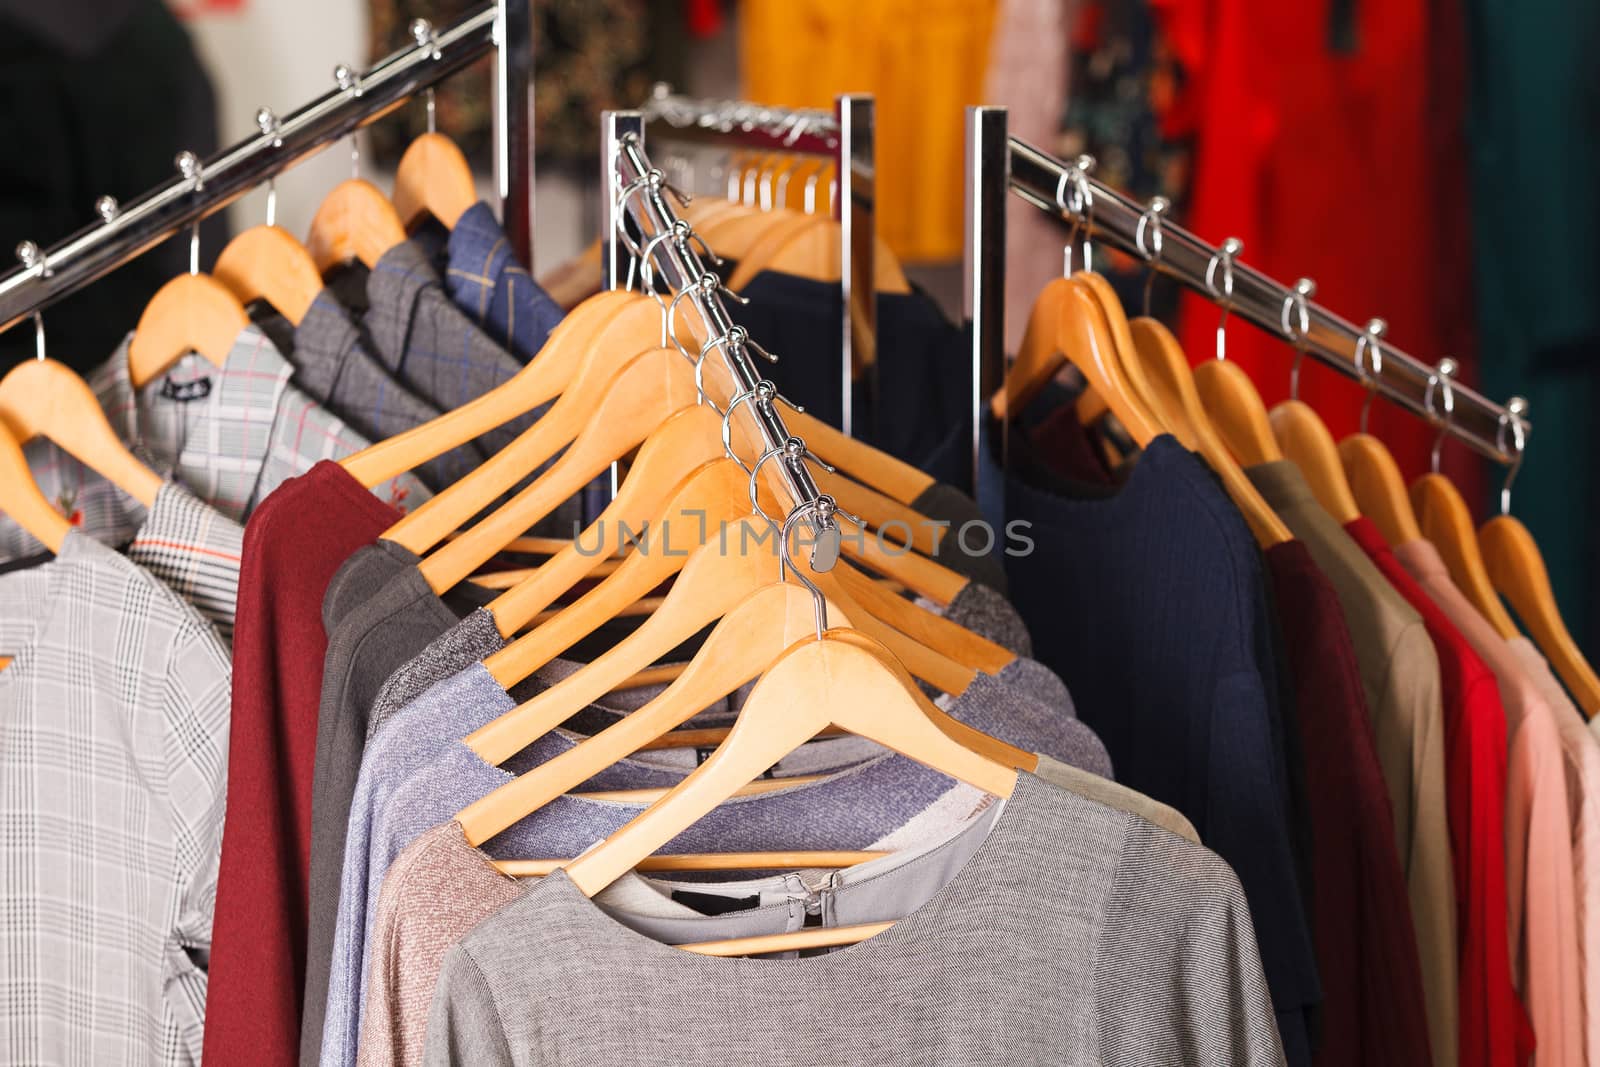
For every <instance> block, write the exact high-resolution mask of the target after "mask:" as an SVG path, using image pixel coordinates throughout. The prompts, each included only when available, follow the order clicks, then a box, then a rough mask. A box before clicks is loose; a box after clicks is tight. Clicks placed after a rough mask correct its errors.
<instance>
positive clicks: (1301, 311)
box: [1278, 278, 1317, 400]
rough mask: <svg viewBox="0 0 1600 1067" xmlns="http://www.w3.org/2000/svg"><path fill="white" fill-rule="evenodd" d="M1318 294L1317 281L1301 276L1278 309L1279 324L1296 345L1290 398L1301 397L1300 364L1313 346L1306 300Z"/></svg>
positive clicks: (1290, 373) (1291, 342)
mask: <svg viewBox="0 0 1600 1067" xmlns="http://www.w3.org/2000/svg"><path fill="white" fill-rule="evenodd" d="M1316 295H1317V283H1316V282H1314V281H1312V280H1311V279H1310V278H1301V279H1300V280H1299V281H1297V282H1295V283H1294V291H1293V292H1291V293H1290V294H1289V295H1288V296H1286V297H1284V298H1283V307H1281V308H1280V309H1278V324H1279V325H1281V326H1282V327H1283V332H1284V334H1285V335H1286V336H1287V337H1288V338H1289V343H1290V344H1292V345H1294V363H1293V364H1292V365H1290V367H1289V399H1290V400H1299V399H1300V364H1301V362H1302V361H1304V359H1305V357H1306V352H1307V351H1308V350H1309V349H1310V347H1311V340H1310V338H1311V309H1310V308H1309V307H1307V306H1306V302H1307V301H1308V300H1310V299H1311V298H1312V297H1314V296H1316Z"/></svg>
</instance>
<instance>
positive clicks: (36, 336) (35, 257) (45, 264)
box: [17, 197, 115, 360]
mask: <svg viewBox="0 0 1600 1067" xmlns="http://www.w3.org/2000/svg"><path fill="white" fill-rule="evenodd" d="M101 199H103V200H109V199H110V197H102V198H101ZM114 202H115V201H113V203H114ZM17 259H18V260H19V261H20V262H21V263H22V265H23V267H25V268H27V269H28V270H32V269H33V268H35V267H38V268H39V277H40V278H41V279H44V278H48V277H50V263H49V260H48V259H46V258H45V253H44V249H42V248H40V247H39V246H38V245H36V244H34V243H33V242H32V241H23V242H21V243H19V244H18V245H17ZM33 358H35V359H39V360H42V359H44V316H43V315H42V314H41V313H40V312H39V311H38V309H35V310H34V312H33Z"/></svg>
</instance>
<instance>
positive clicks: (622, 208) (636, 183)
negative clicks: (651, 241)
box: [613, 174, 649, 292]
mask: <svg viewBox="0 0 1600 1067" xmlns="http://www.w3.org/2000/svg"><path fill="white" fill-rule="evenodd" d="M648 184H649V178H648V176H647V175H642V174H641V175H640V176H639V177H637V178H635V179H634V180H633V181H631V182H629V183H628V184H627V185H626V186H624V187H623V188H622V190H621V191H620V192H618V193H617V210H616V213H615V218H614V219H613V224H614V226H615V228H616V231H617V237H618V239H619V240H621V241H622V244H623V247H624V248H626V249H627V250H628V275H627V277H626V278H625V279H624V281H623V285H622V287H623V288H624V289H626V290H628V291H629V292H632V291H633V279H634V272H635V271H637V270H639V263H640V260H641V259H642V257H643V252H642V250H641V249H640V248H639V245H638V243H637V242H636V241H634V239H633V235H632V234H630V233H628V199H629V198H630V197H632V196H633V195H634V194H635V193H637V192H639V191H640V190H641V189H643V188H645V186H646V185H648Z"/></svg>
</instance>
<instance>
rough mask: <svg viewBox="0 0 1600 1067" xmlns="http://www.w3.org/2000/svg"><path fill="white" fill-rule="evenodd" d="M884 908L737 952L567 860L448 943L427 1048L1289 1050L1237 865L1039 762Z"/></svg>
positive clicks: (963, 1055)
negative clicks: (805, 946)
mask: <svg viewBox="0 0 1600 1067" xmlns="http://www.w3.org/2000/svg"><path fill="white" fill-rule="evenodd" d="M890 896H892V895H890ZM908 903H910V904H911V905H913V906H915V905H916V904H917V902H916V901H915V900H913V901H910V902H908ZM881 906H882V907H884V908H890V907H892V906H893V901H892V900H885V901H883V902H882V905H881ZM877 917H878V918H880V919H895V920H898V921H897V922H896V923H895V925H894V926H892V927H890V928H889V929H888V930H887V931H885V932H884V933H881V934H879V935H877V936H876V937H874V938H871V939H870V940H868V941H866V942H863V943H862V944H859V945H854V946H851V947H849V948H845V949H841V950H835V951H832V952H827V953H823V954H820V955H813V956H807V957H802V958H799V959H786V960H752V959H738V958H735V959H720V958H716V957H708V956H701V955H697V954H694V953H689V952H683V951H681V950H678V949H675V948H672V947H670V946H668V945H666V944H663V943H662V942H660V941H656V940H654V939H653V938H650V937H648V936H644V935H643V934H641V933H638V932H636V930H634V929H629V928H628V927H626V926H624V925H623V924H622V922H620V921H619V918H618V917H614V916H613V915H611V914H608V913H607V912H606V911H605V910H604V909H603V907H602V906H601V905H599V904H597V903H596V902H595V901H591V900H589V899H588V898H586V897H584V895H583V894H582V893H581V892H579V891H578V889H577V887H576V886H574V885H573V884H572V882H571V880H570V879H568V878H567V877H566V875H565V873H564V872H561V871H557V872H556V873H554V874H552V875H549V876H548V877H546V878H545V879H543V880H542V881H541V882H540V883H539V884H538V885H536V886H534V887H532V888H531V889H529V890H528V891H527V892H526V893H525V894H523V895H522V896H521V897H520V898H518V899H516V900H514V901H512V902H511V903H510V904H508V905H506V906H505V907H504V908H502V909H500V911H498V912H496V913H495V914H494V915H493V916H492V917H490V918H489V919H487V920H485V921H484V922H482V923H480V924H479V925H478V926H477V927H476V928H475V929H474V930H473V931H472V932H471V933H469V934H468V935H467V936H466V937H465V938H463V939H462V940H461V941H460V942H459V943H458V944H457V945H456V946H455V947H454V948H452V949H451V950H450V951H449V953H447V954H446V956H445V960H444V965H443V969H442V972H441V974H440V977H439V982H438V986H437V989H436V991H435V994H434V1000H433V1005H432V1008H431V1010H430V1012H429V1016H428V1027H427V1041H426V1046H425V1051H424V1062H425V1063H429V1064H441V1065H443V1064H460V1063H471V1064H507V1065H531V1064H541V1065H549V1064H567V1063H570V1064H593V1063H606V1064H612V1063H616V1064H621V1063H716V1064H750V1065H756V1064H761V1065H774V1064H779V1065H781V1064H808V1065H809V1064H816V1063H872V1064H891V1065H893V1064H907V1065H910V1064H917V1065H923V1064H977V1063H985V1064H989V1063H1006V1064H1042V1063H1062V1064H1108V1065H1118V1067H1120V1065H1123V1064H1127V1065H1130V1067H1131V1065H1136V1064H1137V1065H1140V1067H1143V1065H1147V1064H1152V1063H1162V1064H1183V1065H1186V1067H1187V1065H1197V1067H1198V1065H1214V1067H1224V1065H1226V1067H1235V1065H1240V1064H1281V1063H1282V1062H1283V1050H1282V1048H1281V1047H1280V1045H1279V1042H1278V1034H1277V1030H1276V1027H1275V1024H1274V1019H1273V1014H1272V1001H1271V997H1270V995H1269V994H1268V992H1267V985H1266V979H1265V977H1264V976H1263V974H1262V970H1261V959H1260V955H1259V953H1258V951H1257V948H1256V944H1255V934H1254V931H1253V929H1252V927H1251V925H1250V912H1249V909H1248V907H1247V906H1246V904H1245V900H1244V892H1243V890H1241V889H1240V887H1239V882H1238V879H1237V878H1236V877H1235V876H1234V874H1233V872H1232V871H1231V870H1230V869H1229V868H1228V866H1227V865H1226V864H1225V863H1223V862H1222V860H1221V859H1219V858H1218V857H1217V856H1216V855H1215V854H1213V853H1211V852H1209V851H1207V850H1206V849H1204V848H1201V847H1200V846H1198V845H1194V844H1192V843H1190V842H1187V841H1184V840H1182V839H1181V838H1179V837H1176V836H1174V835H1172V834H1169V833H1166V832H1165V831H1163V830H1160V829H1158V828H1157V827H1155V826H1153V825H1151V824H1150V823H1148V822H1145V821H1144V820H1142V819H1139V818H1138V817H1137V816H1133V815H1129V814H1127V813H1124V812H1119V811H1115V810H1113V809H1111V808H1108V807H1105V806H1103V805H1100V804H1096V803H1095V802H1093V801H1090V800H1086V799H1084V798H1082V797H1078V796H1075V795H1074V794H1072V793H1069V792H1066V791H1064V790H1060V789H1056V788H1054V787H1052V786H1050V785H1048V784H1047V783H1045V782H1043V781H1041V780H1039V779H1038V778H1035V777H1033V776H1031V775H1028V774H1022V775H1020V776H1019V778H1018V782H1017V788H1016V791H1015V792H1014V793H1013V794H1012V796H1011V797H1010V798H1009V799H1008V800H1007V801H1006V802H1005V806H1004V808H1003V809H1002V810H1001V812H1000V814H999V816H998V818H997V819H996V820H995V822H994V825H993V828H992V829H991V830H990V831H989V834H988V837H987V838H986V839H985V840H984V841H983V843H982V844H981V845H979V846H978V848H977V849H976V851H975V852H974V853H973V854H972V855H971V856H970V858H968V859H967V861H966V862H965V864H963V865H961V867H960V868H959V870H957V871H956V872H955V873H954V874H953V876H951V877H949V878H948V880H947V881H945V882H944V884H943V885H941V886H940V887H939V888H937V889H936V890H935V891H934V892H933V893H932V895H931V896H929V897H927V899H925V900H923V901H921V902H920V906H915V910H913V911H911V912H910V913H909V914H904V915H902V914H896V913H894V912H893V911H889V912H887V913H884V914H879V915H878V916H877ZM851 919H852V921H855V922H860V921H864V919H865V916H860V915H857V916H852V917H851ZM739 921H740V920H739V919H738V917H737V915H735V917H733V918H732V919H730V920H729V924H730V925H736V924H738V923H739ZM696 925H697V926H706V925H709V926H712V927H715V926H717V925H719V923H718V921H717V920H709V921H708V922H707V923H705V924H701V923H698V922H697V924H696ZM552 990H559V995H554V996H553V995H551V994H552ZM619 990H621V991H625V995H623V996H620V997H619V993H618V991H619Z"/></svg>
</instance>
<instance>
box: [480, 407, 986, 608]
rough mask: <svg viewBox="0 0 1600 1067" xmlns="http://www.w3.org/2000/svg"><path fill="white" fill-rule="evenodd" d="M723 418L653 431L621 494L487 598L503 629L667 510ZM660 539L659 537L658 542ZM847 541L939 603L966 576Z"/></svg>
mask: <svg viewBox="0 0 1600 1067" xmlns="http://www.w3.org/2000/svg"><path fill="white" fill-rule="evenodd" d="M721 424H722V420H721V418H720V417H719V416H717V415H716V414H715V413H714V412H712V411H711V410H710V408H707V407H705V406H702V405H695V406H694V407H690V408H687V409H684V410H681V411H679V412H677V413H676V414H674V415H672V416H671V417H670V418H668V419H667V420H666V421H665V422H663V423H662V424H661V425H660V426H659V427H657V428H656V429H655V430H653V431H651V433H650V435H649V436H648V437H647V438H646V439H645V441H644V443H643V444H642V445H641V446H640V447H639V452H638V455H637V457H636V458H635V459H634V461H633V462H632V464H630V466H629V468H628V473H627V477H626V478H624V479H623V481H622V484H621V485H620V486H619V488H618V491H617V495H616V497H615V498H614V499H612V500H611V501H610V502H609V503H608V504H607V505H606V508H605V510H604V511H603V512H602V513H601V514H600V516H599V517H598V518H597V519H596V520H595V521H594V522H592V523H591V524H590V525H589V527H588V529H586V530H584V531H583V532H582V533H581V534H580V535H579V536H578V537H577V538H575V539H574V540H573V541H571V542H568V543H566V545H565V547H563V548H562V549H561V550H560V551H558V552H557V553H556V554H555V555H554V556H553V557H552V558H551V559H549V560H547V561H545V563H544V564H542V565H541V566H539V567H536V568H533V569H532V570H530V571H524V572H517V573H518V574H520V578H519V580H518V581H517V583H516V584H515V585H512V586H510V587H509V588H507V587H505V586H502V588H507V591H506V592H505V593H503V594H501V596H499V597H497V598H496V599H495V600H494V601H493V602H492V603H490V604H489V611H490V613H491V614H493V615H494V617H495V621H496V623H497V625H498V626H499V628H500V631H501V634H502V635H503V636H508V637H509V636H510V635H511V634H513V633H516V632H517V631H518V630H520V629H521V628H522V627H524V626H526V625H527V624H528V622H529V621H530V620H532V619H533V618H535V617H536V616H537V615H538V613H540V612H542V611H544V610H545V609H546V608H548V607H549V606H550V605H551V604H554V603H555V602H556V600H557V599H558V598H559V597H560V596H561V595H562V594H564V593H566V592H567V591H568V590H570V589H571V588H572V587H573V586H574V585H576V584H577V583H578V581H580V580H581V579H583V578H584V577H586V576H591V575H595V574H597V572H598V571H597V568H598V565H599V563H600V561H601V560H602V559H604V558H605V557H607V556H610V555H611V552H610V551H609V548H610V546H609V539H608V538H607V536H606V531H607V530H611V531H613V533H614V534H615V532H616V531H618V530H620V529H621V526H622V525H626V526H627V528H628V529H630V530H635V531H637V530H640V529H643V528H644V527H645V525H646V523H647V522H648V521H649V520H650V519H652V518H654V517H656V516H658V515H660V514H661V513H662V510H663V509H664V508H665V507H666V505H667V503H668V501H669V500H670V498H671V495H672V494H673V492H674V491H675V490H676V488H677V486H678V485H679V484H680V483H681V482H683V481H684V480H685V479H686V478H688V477H690V476H691V475H693V474H694V473H695V472H696V471H697V470H698V469H699V468H700V467H701V466H703V465H704V464H706V463H710V462H713V461H715V460H718V459H721V458H722V457H723V456H724V451H723V445H722V439H721ZM815 473H816V474H817V475H818V476H822V477H823V480H822V481H819V483H818V486H819V488H822V489H823V491H824V492H827V491H829V490H828V485H831V484H833V483H834V482H838V483H846V479H843V478H839V477H838V476H837V475H833V476H828V475H826V472H824V471H821V470H818V471H816V472H815ZM848 484H851V485H853V484H854V483H848ZM857 489H858V491H856V492H851V493H849V494H847V495H848V496H849V498H850V500H851V502H852V503H854V504H855V505H856V506H858V507H863V508H864V509H866V510H868V511H885V510H886V511H888V512H889V514H890V515H891V516H892V517H893V518H894V519H896V520H899V521H903V522H905V524H906V526H907V528H908V529H910V530H912V531H913V536H912V541H913V544H915V543H919V542H926V541H927V538H926V537H925V536H924V537H918V535H917V532H918V531H927V530H930V529H931V525H930V524H929V521H928V520H927V519H925V518H923V517H922V516H920V515H919V514H918V513H917V512H915V511H911V510H910V509H907V508H903V507H901V506H900V505H898V504H897V503H896V502H894V501H892V500H889V499H888V498H886V497H883V496H882V495H881V494H877V493H874V492H872V491H871V490H869V489H866V488H864V487H857ZM840 504H841V506H842V507H844V508H845V510H846V511H852V513H855V514H859V512H854V510H853V509H852V508H851V506H850V504H847V503H845V502H844V501H842V500H841V501H840ZM903 516H904V517H903ZM858 543H859V549H860V550H858V547H857V546H858ZM661 547H662V546H661V545H660V544H659V542H658V543H657V550H660V548H661ZM668 547H670V546H668ZM844 547H845V551H846V552H847V553H849V554H850V555H851V556H852V557H853V558H858V559H863V561H864V562H866V563H867V564H868V565H869V566H872V567H873V568H874V569H877V570H880V571H883V572H886V573H891V575H892V576H893V575H899V576H902V577H903V578H904V579H905V582H906V584H907V586H908V588H911V589H913V590H914V591H916V592H917V593H918V594H919V595H923V596H927V597H930V598H931V599H933V600H934V601H935V602H936V603H939V604H948V603H950V601H951V600H953V599H954V598H955V595H956V593H958V592H960V590H961V589H962V588H965V586H966V584H967V582H968V579H967V578H966V577H965V576H963V575H960V574H957V573H956V572H955V571H952V570H949V569H948V568H946V567H944V566H943V565H941V564H939V563H936V562H934V561H932V560H928V559H924V558H922V557H921V556H917V555H915V554H913V553H910V552H890V551H888V550H886V549H885V548H884V547H883V546H880V545H879V544H878V543H877V540H876V539H875V538H872V537H862V538H859V539H856V538H848V539H846V541H845V543H844Z"/></svg>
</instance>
